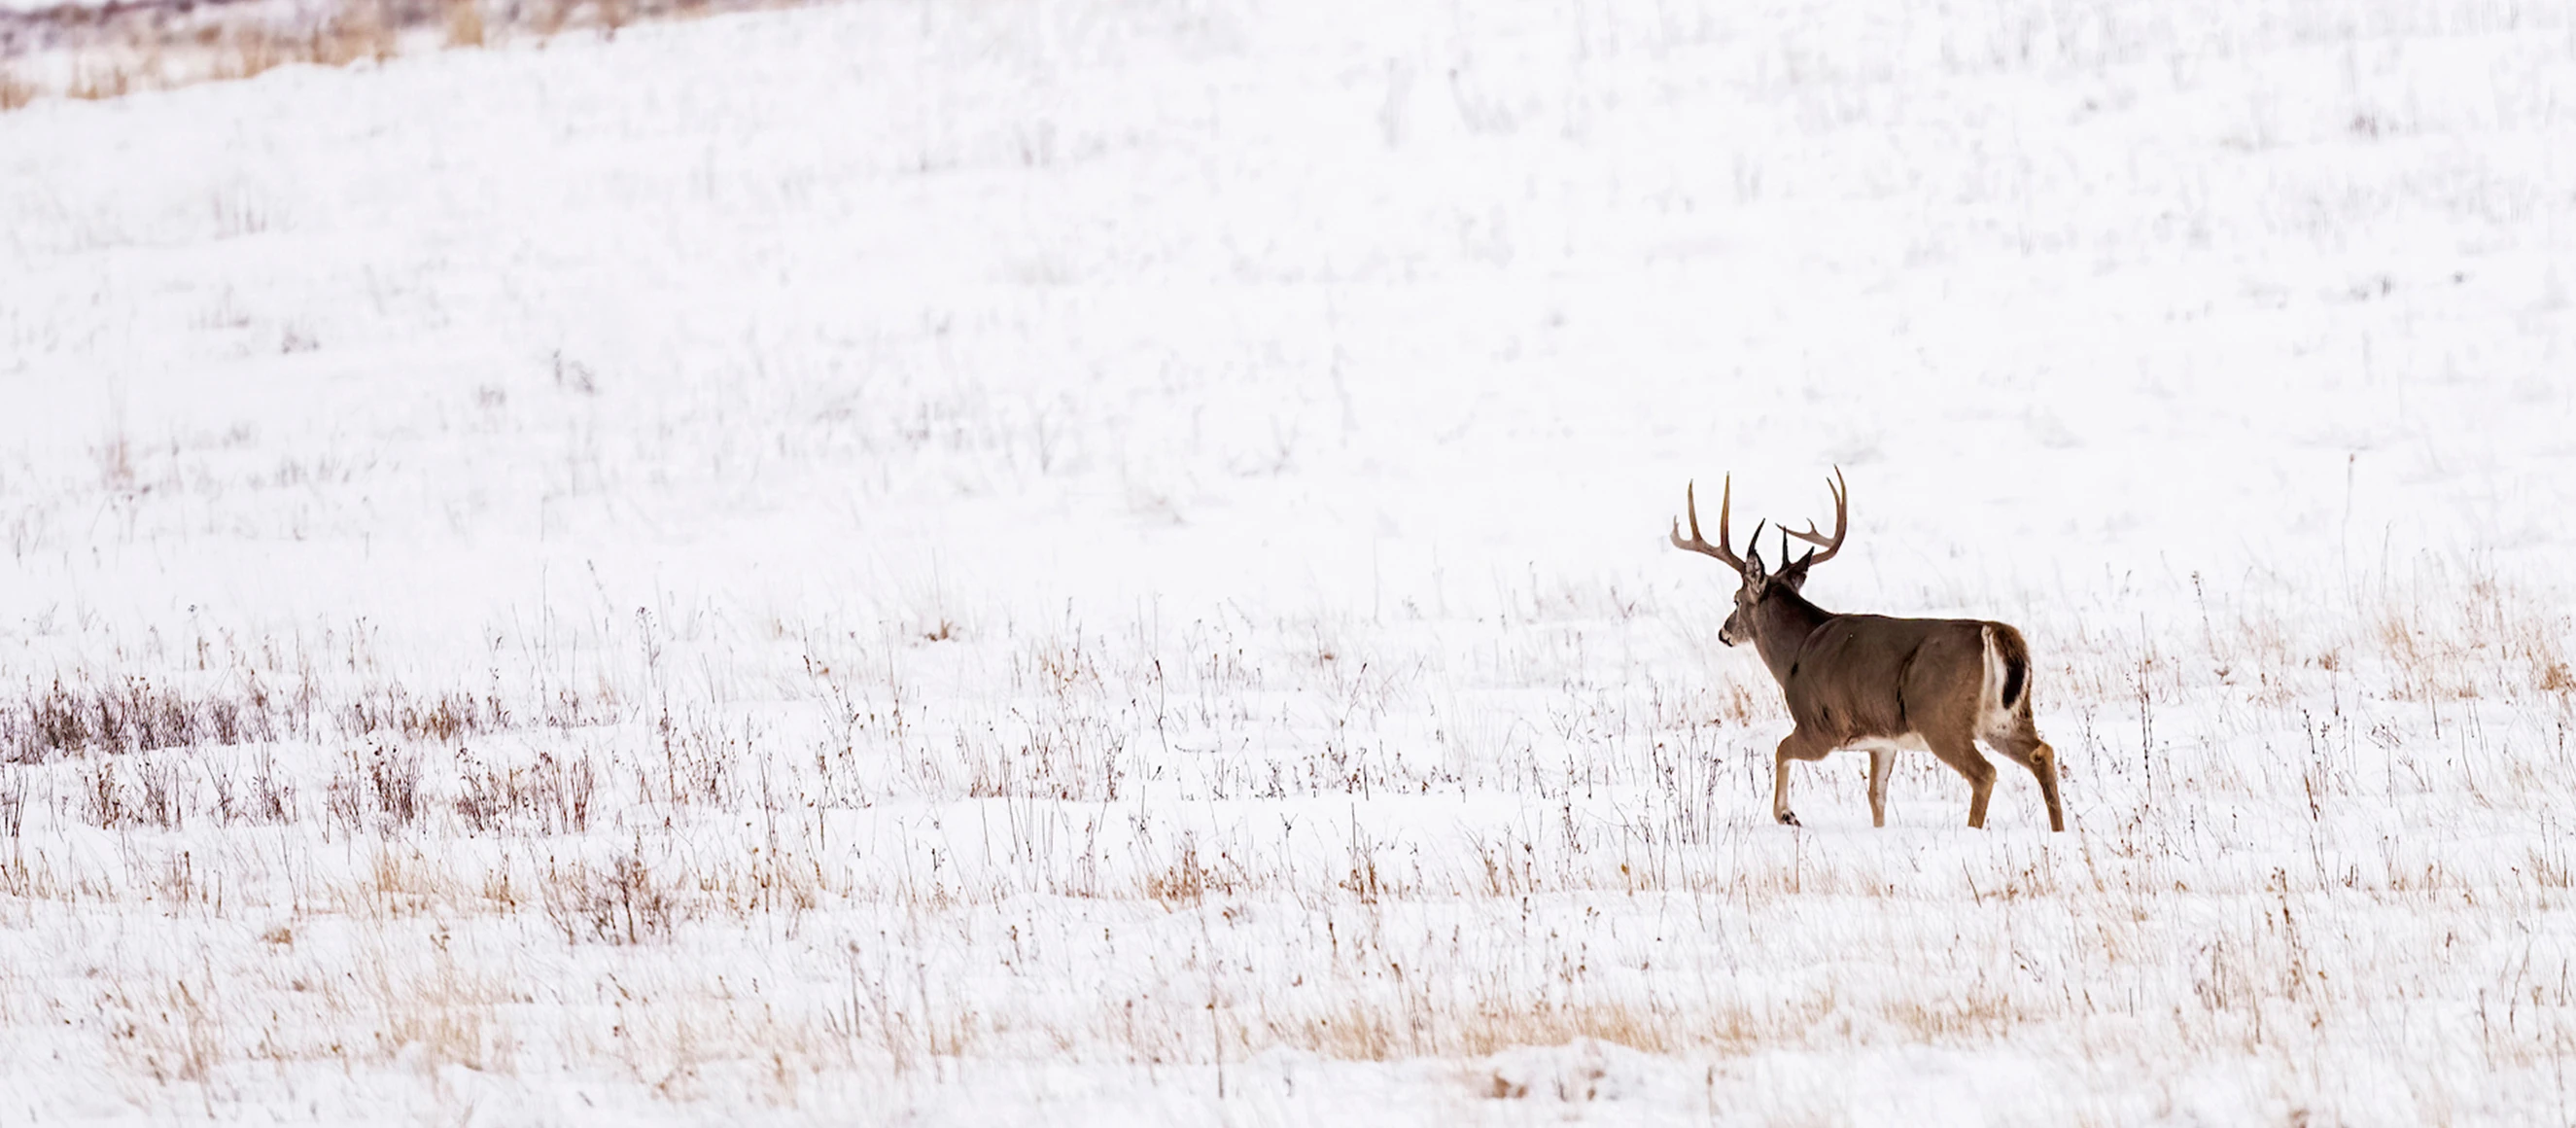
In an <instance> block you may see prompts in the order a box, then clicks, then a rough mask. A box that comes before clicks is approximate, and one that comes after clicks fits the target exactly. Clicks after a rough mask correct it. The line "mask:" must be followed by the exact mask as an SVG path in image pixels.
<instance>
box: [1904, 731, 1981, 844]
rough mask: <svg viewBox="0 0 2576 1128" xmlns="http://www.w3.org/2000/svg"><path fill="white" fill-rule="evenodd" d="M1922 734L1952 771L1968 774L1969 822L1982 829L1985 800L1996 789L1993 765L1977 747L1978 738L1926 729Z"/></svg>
mask: <svg viewBox="0 0 2576 1128" xmlns="http://www.w3.org/2000/svg"><path fill="white" fill-rule="evenodd" d="M1922 735H1923V743H1925V744H1926V745H1929V746H1930V747H1931V749H1932V754H1933V755H1934V756H1938V757H1940V758H1941V762H1942V763H1944V764H1948V765H1950V769H1951V770H1952V771H1955V772H1958V773H1959V774H1960V775H1963V776H1966V777H1967V778H1968V787H1969V789H1970V791H1969V796H1968V826H1969V827H1970V828H1971V829H1974V830H1984V829H1985V828H1986V800H1987V799H1988V798H1990V797H1992V796H1993V795H1994V793H1995V766H1994V765H1993V764H1992V763H1989V762H1988V761H1987V760H1986V757H1985V755H1984V754H1983V753H1980V752H1978V751H1977V742H1976V741H1975V740H1973V739H1970V738H1969V737H1968V736H1967V735H1966V734H1964V733H1945V734H1943V735H1940V736H1935V735H1933V734H1931V733H1928V732H1927V733H1924V734H1922Z"/></svg>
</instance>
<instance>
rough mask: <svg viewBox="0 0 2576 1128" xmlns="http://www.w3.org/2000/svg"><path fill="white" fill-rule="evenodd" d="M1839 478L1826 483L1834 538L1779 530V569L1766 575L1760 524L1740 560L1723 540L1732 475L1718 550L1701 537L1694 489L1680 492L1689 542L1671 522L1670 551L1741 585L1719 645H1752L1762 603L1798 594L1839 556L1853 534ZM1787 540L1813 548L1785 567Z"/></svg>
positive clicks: (1812, 529)
mask: <svg viewBox="0 0 2576 1128" xmlns="http://www.w3.org/2000/svg"><path fill="white" fill-rule="evenodd" d="M1842 476H1843V472H1842V470H1841V468H1839V467H1837V468H1835V470H1834V480H1833V481H1830V482H1827V483H1825V488H1826V489H1829V490H1832V491H1833V494H1834V534H1833V535H1832V536H1830V537H1828V536H1823V535H1820V534H1818V533H1817V532H1816V523H1815V522H1813V521H1809V522H1808V523H1807V531H1806V532H1803V533H1801V532H1793V531H1791V530H1789V529H1787V528H1783V529H1781V530H1780V559H1781V561H1782V564H1781V567H1780V570H1779V571H1777V572H1773V571H1769V570H1767V569H1765V568H1764V567H1763V566H1762V547H1761V542H1762V525H1761V524H1759V523H1757V524H1755V525H1754V526H1753V537H1752V540H1751V541H1750V542H1748V543H1747V544H1746V546H1745V554H1744V555H1743V556H1737V555H1736V554H1735V550H1734V548H1732V547H1731V545H1730V542H1731V541H1732V539H1733V538H1731V537H1729V536H1728V535H1727V530H1726V519H1727V516H1728V511H1729V510H1731V509H1733V508H1734V506H1735V476H1734V475H1732V474H1729V475H1727V478H1726V485H1725V487H1724V490H1725V492H1724V493H1722V494H1720V495H1719V497H1718V501H1717V543H1716V544H1710V543H1709V542H1708V541H1707V540H1706V539H1704V538H1702V537H1701V536H1700V532H1699V498H1698V497H1697V496H1696V491H1697V488H1698V487H1697V486H1696V484H1694V485H1692V486H1689V487H1685V488H1684V490H1683V493H1682V497H1683V505H1684V507H1685V511H1686V512H1687V513H1688V514H1689V515H1690V539H1688V540H1684V539H1682V523H1681V522H1680V521H1675V522H1673V547H1675V548H1686V549H1689V550H1691V551H1692V552H1697V553H1701V554H1703V555H1707V556H1713V557H1716V558H1717V559H1719V560H1722V561H1725V562H1726V564H1727V566H1729V567H1731V568H1734V569H1735V574H1736V576H1737V577H1738V579H1739V580H1740V581H1741V583H1740V585H1739V586H1738V587H1737V588H1736V589H1735V613H1734V614H1731V615H1728V616H1727V617H1726V625H1725V626H1724V627H1722V628H1719V630H1718V632H1717V637H1718V641H1720V642H1724V643H1725V644H1727V645H1728V646H1739V645H1742V644H1744V643H1747V642H1752V641H1753V640H1754V630H1755V626H1756V624H1757V623H1759V622H1760V618H1761V607H1762V604H1763V602H1764V601H1766V600H1770V599H1774V598H1777V597H1778V596H1779V595H1780V594H1781V593H1784V592H1786V593H1789V594H1796V592H1797V591H1798V589H1799V588H1801V587H1804V586H1805V585H1806V583H1807V570H1808V569H1810V568H1813V567H1815V566H1816V565H1818V564H1822V563H1824V562H1825V561H1827V560H1831V559H1833V558H1834V554H1835V553H1837V552H1840V551H1842V547H1843V534H1844V533H1845V532H1848V531H1849V530H1850V528H1851V508H1850V505H1849V501H1850V496H1849V494H1848V493H1846V492H1845V487H1844V485H1843V483H1842ZM1791 537H1796V538H1798V539H1799V540H1802V541H1805V542H1807V543H1808V544H1810V545H1813V546H1815V547H1813V548H1809V549H1808V550H1807V554H1806V555H1805V556H1802V557H1799V558H1798V559H1797V560H1796V561H1795V562H1789V538H1791Z"/></svg>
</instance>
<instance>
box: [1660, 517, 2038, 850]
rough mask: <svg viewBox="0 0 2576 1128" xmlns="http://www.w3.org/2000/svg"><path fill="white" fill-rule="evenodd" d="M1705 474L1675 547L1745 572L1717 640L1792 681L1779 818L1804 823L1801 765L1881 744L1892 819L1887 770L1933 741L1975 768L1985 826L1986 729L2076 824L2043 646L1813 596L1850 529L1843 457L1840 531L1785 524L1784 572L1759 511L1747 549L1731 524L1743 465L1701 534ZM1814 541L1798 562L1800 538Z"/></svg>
mask: <svg viewBox="0 0 2576 1128" xmlns="http://www.w3.org/2000/svg"><path fill="white" fill-rule="evenodd" d="M1697 488H1698V483H1696V482H1693V483H1690V484H1689V485H1686V486H1685V487H1684V489H1683V493H1682V497H1683V506H1684V510H1685V512H1687V513H1688V514H1689V517H1690V537H1689V539H1687V540H1685V539H1683V537H1682V523H1681V521H1680V520H1679V519H1676V520H1674V522H1673V532H1672V541H1673V547H1675V548H1679V549H1684V550H1687V551H1690V552H1696V553H1700V554H1702V555H1704V556H1710V557H1714V558H1716V559H1718V560H1720V561H1723V562H1724V563H1726V564H1727V565H1728V566H1729V567H1732V568H1734V569H1735V571H1736V575H1737V577H1738V579H1739V580H1740V583H1741V586H1739V587H1738V588H1737V589H1736V592H1735V612H1734V613H1733V614H1731V615H1728V616H1727V617H1726V625H1725V626H1724V627H1722V628H1720V629H1719V631H1718V636H1717V637H1718V640H1719V641H1721V642H1724V643H1725V644H1726V645H1728V646H1740V645H1742V644H1744V643H1747V642H1750V643H1752V644H1753V649H1754V652H1755V653H1757V654H1759V655H1761V657H1762V664H1763V665H1764V666H1766V667H1769V669H1770V671H1771V677H1772V680H1774V681H1777V682H1779V683H1780V693H1781V696H1783V697H1785V698H1786V699H1787V701H1788V705H1789V716H1790V719H1791V720H1793V721H1795V722H1796V725H1797V727H1796V728H1794V729H1792V730H1791V731H1790V733H1789V735H1788V736H1786V737H1783V738H1781V740H1780V748H1779V751H1778V752H1777V753H1776V754H1775V755H1774V756H1773V758H1772V769H1773V770H1772V777H1771V817H1772V818H1774V819H1775V820H1777V821H1779V822H1780V823H1781V824H1782V825H1784V826H1797V825H1799V822H1798V816H1797V815H1795V814H1793V813H1791V812H1790V810H1789V764H1790V763H1791V762H1792V761H1797V760H1809V761H1813V760H1822V759H1824V758H1825V756H1826V755H1827V754H1829V753H1832V752H1834V751H1836V750H1838V749H1844V748H1859V749H1866V750H1868V752H1869V814H1870V824H1871V825H1872V826H1876V827H1884V826H1886V825H1887V773H1888V769H1889V768H1890V767H1891V766H1892V765H1893V764H1894V763H1895V760H1896V753H1897V752H1898V751H1899V750H1900V749H1905V750H1912V751H1918V752H1930V753H1931V754H1932V755H1934V756H1936V757H1938V758H1939V759H1940V761H1941V762H1942V763H1944V764H1948V765H1949V766H1950V767H1951V769H1952V770H1954V771H1956V772H1958V773H1959V774H1960V775H1962V776H1965V777H1967V780H1968V786H1969V788H1970V789H1971V791H1970V795H1969V799H1968V826H1969V827H1970V828H1972V829H1978V830H1982V829H1984V828H1985V825H1986V800H1987V798H1988V797H1989V796H1991V795H1992V794H1993V792H1994V787H1995V767H1994V765H1993V764H1992V763H1990V762H1988V761H1987V759H1986V758H1985V757H1984V756H1983V755H1980V754H1979V753H1978V751H1977V741H1979V740H1983V741H1984V742H1985V743H1986V745H1987V746H1988V747H1990V748H1993V749H1994V750H1995V751H1996V753H1998V754H2000V755H2002V756H2003V757H2005V758H2006V759H2009V760H2012V761H2014V762H2015V763H2018V764H2020V765H2022V766H2023V767H2025V768H2028V769H2030V773H2031V775H2033V776H2034V777H2037V779H2038V780H2039V793H2040V795H2041V797H2042V798H2044V799H2045V800H2046V801H2047V803H2048V829H2049V830H2051V831H2063V830H2065V829H2066V814H2065V811H2064V808H2062V807H2061V806H2060V805H2059V803H2058V798H2057V750H2056V749H2054V748H2051V747H2049V745H2048V742H2047V741H2044V740H2041V739H2040V738H2039V728H2038V726H2037V725H2036V724H2035V723H2034V722H2033V721H2032V720H2031V702H2030V697H2031V694H2030V688H2031V687H2030V680H2031V679H2030V647H2029V645H2028V644H2027V643H2025V642H2023V641H2022V637H2021V632H2020V631H2017V630H2014V629H2013V628H2012V627H2011V626H2009V625H2007V624H2004V623H1998V622H1993V621H1990V620H1983V619H1899V618H1891V617H1889V616H1885V615H1838V614H1835V613H1833V612H1831V611H1827V610H1825V609H1823V608H1821V607H1818V606H1816V605H1815V604H1814V603H1811V602H1809V601H1808V600H1807V597H1806V595H1805V594H1804V592H1803V590H1802V589H1804V588H1805V587H1806V584H1807V573H1808V571H1809V570H1810V569H1812V568H1814V567H1815V566H1816V565H1818V564H1822V563H1825V562H1826V561H1829V560H1832V559H1833V558H1834V557H1835V555H1836V554H1838V553H1840V552H1841V551H1842V548H1843V538H1844V536H1845V535H1846V534H1847V533H1849V532H1850V530H1851V494H1850V492H1849V486H1848V484H1847V483H1846V482H1845V481H1844V480H1843V472H1842V468H1841V467H1835V468H1834V476H1833V477H1832V478H1829V479H1827V480H1826V481H1825V488H1826V489H1827V490H1830V491H1832V493H1833V497H1834V531H1833V535H1831V536H1825V535H1822V534H1820V533H1818V532H1817V531H1816V523H1815V522H1814V521H1809V522H1807V529H1806V531H1805V532H1796V531H1793V530H1791V529H1790V528H1789V527H1788V526H1786V525H1782V526H1780V527H1779V531H1780V561H1781V567H1780V570H1778V571H1776V572H1773V571H1767V570H1765V569H1764V567H1763V565H1762V548H1761V541H1762V529H1763V524H1762V523H1760V522H1757V523H1756V524H1755V525H1754V526H1753V537H1752V539H1751V541H1749V542H1748V543H1747V545H1746V554H1745V555H1743V556H1737V555H1736V554H1735V550H1734V548H1733V547H1732V544H1731V538H1730V537H1729V536H1728V533H1727V515H1728V511H1729V510H1730V509H1732V508H1733V506H1734V501H1735V476H1734V475H1733V474H1729V475H1727V477H1726V485H1725V492H1724V494H1722V495H1721V496H1720V497H1719V499H1718V503H1717V543H1716V544H1710V543H1709V542H1708V541H1707V540H1706V539H1704V538H1702V537H1701V536H1700V531H1699V499H1698V497H1697V496H1696V493H1697ZM1791 537H1795V538H1797V539H1799V540H1801V541H1804V542H1806V543H1807V544H1808V545H1809V548H1808V549H1807V554H1806V555H1805V556H1803V557H1801V558H1799V559H1798V560H1797V561H1796V562H1795V563H1791V562H1790V561H1789V552H1790V549H1789V540H1790V538H1791Z"/></svg>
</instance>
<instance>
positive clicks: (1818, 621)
mask: <svg viewBox="0 0 2576 1128" xmlns="http://www.w3.org/2000/svg"><path fill="white" fill-rule="evenodd" d="M1754 614H1755V615H1756V616H1758V618H1757V619H1756V620H1755V623H1754V627H1753V649H1754V650H1755V651H1757V652H1759V653H1760V654H1761V655H1762V664H1763V665H1765V666H1768V667H1770V668H1771V680H1773V681H1776V682H1779V683H1780V686H1781V688H1783V689H1786V688H1788V685H1789V668H1790V666H1791V665H1792V664H1794V663H1795V662H1797V660H1798V648H1799V647H1801V646H1803V645H1805V644H1806V641H1807V636H1808V635H1811V634H1814V633H1816V628H1817V627H1821V626H1823V625H1825V620H1827V619H1830V618H1833V614H1832V613H1831V612H1828V611H1826V610H1825V609H1823V608H1821V607H1818V606H1816V605H1815V604H1813V603H1809V602H1807V597H1806V596H1803V595H1800V594H1798V593H1797V592H1795V591H1792V590H1788V589H1786V588H1782V589H1777V590H1775V591H1773V592H1772V593H1771V595H1770V596H1769V597H1768V598H1765V599H1764V600H1763V601H1762V602H1761V603H1759V604H1757V605H1755V607H1754Z"/></svg>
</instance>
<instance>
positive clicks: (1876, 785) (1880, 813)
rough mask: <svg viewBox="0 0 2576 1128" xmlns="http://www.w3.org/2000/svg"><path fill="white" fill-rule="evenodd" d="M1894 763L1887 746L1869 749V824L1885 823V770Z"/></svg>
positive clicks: (1893, 751)
mask: <svg viewBox="0 0 2576 1128" xmlns="http://www.w3.org/2000/svg"><path fill="white" fill-rule="evenodd" d="M1895 763H1896V752H1895V750H1894V749H1889V748H1872V749H1870V750H1869V825H1871V826H1886V825H1887V770H1888V768H1889V767H1890V766H1892V765H1894V764H1895Z"/></svg>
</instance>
